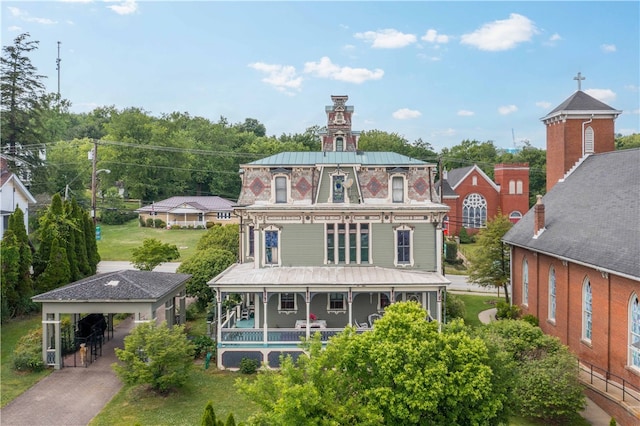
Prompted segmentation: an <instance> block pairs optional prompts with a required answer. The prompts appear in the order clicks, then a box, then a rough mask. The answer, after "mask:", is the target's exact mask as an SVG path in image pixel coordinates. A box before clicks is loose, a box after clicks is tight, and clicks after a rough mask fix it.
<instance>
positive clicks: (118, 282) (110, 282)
mask: <svg viewBox="0 0 640 426" xmlns="http://www.w3.org/2000/svg"><path fill="white" fill-rule="evenodd" d="M118 284H120V281H109V282H108V283H106V284H105V285H108V286H111V287H116V286H117V285H118Z"/></svg>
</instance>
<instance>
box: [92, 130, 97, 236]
mask: <svg viewBox="0 0 640 426" xmlns="http://www.w3.org/2000/svg"><path fill="white" fill-rule="evenodd" d="M92 153H93V155H92V157H93V158H92V162H93V169H92V172H91V218H92V219H93V226H94V227H95V226H96V225H97V224H98V217H97V216H96V189H97V183H98V180H97V178H98V176H97V175H98V173H97V169H96V166H97V165H98V140H97V139H94V140H93V151H92Z"/></svg>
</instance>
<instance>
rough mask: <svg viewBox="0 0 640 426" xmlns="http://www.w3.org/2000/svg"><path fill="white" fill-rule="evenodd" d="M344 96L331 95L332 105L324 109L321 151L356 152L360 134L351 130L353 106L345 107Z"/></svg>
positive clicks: (345, 100) (345, 97)
mask: <svg viewBox="0 0 640 426" xmlns="http://www.w3.org/2000/svg"><path fill="white" fill-rule="evenodd" d="M348 99H349V97H348V96H346V95H333V96H331V100H332V101H333V105H328V106H326V107H325V112H326V113H327V131H326V133H324V134H323V135H322V151H351V152H353V151H356V150H357V149H358V136H359V134H360V132H354V131H352V130H351V116H352V115H353V106H350V105H347V104H346V103H347V100H348Z"/></svg>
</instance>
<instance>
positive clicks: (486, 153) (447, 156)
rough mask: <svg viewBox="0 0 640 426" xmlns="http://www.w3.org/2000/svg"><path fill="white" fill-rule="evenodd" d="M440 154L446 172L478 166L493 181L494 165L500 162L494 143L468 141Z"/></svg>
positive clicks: (446, 149)
mask: <svg viewBox="0 0 640 426" xmlns="http://www.w3.org/2000/svg"><path fill="white" fill-rule="evenodd" d="M440 154H441V155H442V159H443V165H444V168H445V169H446V170H451V169H457V168H459V167H466V166H472V165H474V164H477V165H478V167H480V168H481V169H482V171H483V172H485V173H486V174H487V176H489V177H490V178H491V179H493V165H494V164H496V163H497V162H498V161H497V160H498V150H497V148H496V147H495V145H494V144H493V142H492V141H486V142H480V141H477V140H469V139H466V140H463V141H462V142H461V143H460V144H459V145H456V146H454V147H452V148H443V149H442V151H441V152H440Z"/></svg>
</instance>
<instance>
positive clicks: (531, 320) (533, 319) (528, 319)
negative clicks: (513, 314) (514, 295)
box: [522, 314, 540, 327]
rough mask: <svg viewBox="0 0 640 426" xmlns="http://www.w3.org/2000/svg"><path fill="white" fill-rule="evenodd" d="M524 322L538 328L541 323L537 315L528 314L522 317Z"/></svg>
mask: <svg viewBox="0 0 640 426" xmlns="http://www.w3.org/2000/svg"><path fill="white" fill-rule="evenodd" d="M522 321H526V322H528V323H529V324H531V325H534V326H536V327H537V326H538V325H539V324H540V323H539V321H538V318H537V317H536V316H535V315H531V314H527V315H525V316H523V317H522Z"/></svg>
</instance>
